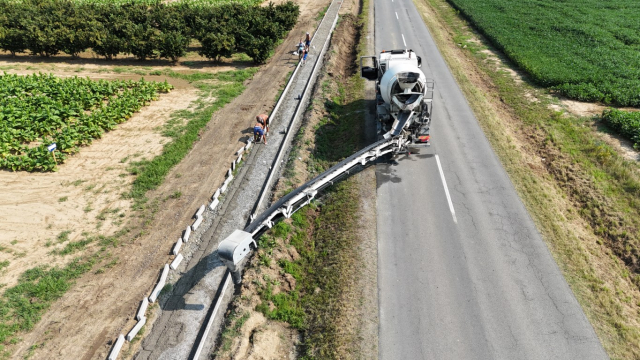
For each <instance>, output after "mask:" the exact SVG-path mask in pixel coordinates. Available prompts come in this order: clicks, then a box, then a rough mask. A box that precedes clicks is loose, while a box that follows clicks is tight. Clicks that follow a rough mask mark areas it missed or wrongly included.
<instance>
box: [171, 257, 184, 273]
mask: <svg viewBox="0 0 640 360" xmlns="http://www.w3.org/2000/svg"><path fill="white" fill-rule="evenodd" d="M181 262H182V254H178V256H176V258H175V259H173V261H172V262H171V270H175V269H177V268H178V266H180V263H181Z"/></svg>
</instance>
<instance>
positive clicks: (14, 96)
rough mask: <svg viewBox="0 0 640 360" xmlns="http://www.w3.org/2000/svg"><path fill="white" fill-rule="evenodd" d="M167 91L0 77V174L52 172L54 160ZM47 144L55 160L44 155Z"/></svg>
mask: <svg viewBox="0 0 640 360" xmlns="http://www.w3.org/2000/svg"><path fill="white" fill-rule="evenodd" d="M171 89H172V86H171V85H170V84H168V83H166V82H164V83H158V82H147V81H144V80H140V81H132V80H127V81H106V80H100V81H93V80H90V79H86V78H78V77H73V78H58V77H56V76H53V75H50V74H34V75H30V76H21V75H11V74H4V75H0V110H1V112H0V168H1V169H7V170H12V171H18V170H26V171H51V170H54V169H55V167H56V160H57V162H58V163H60V162H63V161H64V160H65V159H66V156H67V154H71V153H74V152H76V151H78V148H79V147H80V146H83V145H89V144H90V143H91V142H92V141H93V140H94V139H99V138H100V137H101V136H102V134H103V133H104V132H105V131H109V130H113V129H115V127H116V125H117V124H120V123H122V122H124V121H126V120H127V119H129V118H130V117H131V116H132V115H133V113H135V112H136V111H138V110H140V108H142V107H143V106H145V105H148V104H149V102H150V101H152V100H156V99H157V96H158V93H160V92H168V91H169V90H171ZM53 143H55V144H56V146H57V153H58V157H57V159H54V157H53V154H52V153H50V152H49V151H48V149H47V146H49V145H51V144H53Z"/></svg>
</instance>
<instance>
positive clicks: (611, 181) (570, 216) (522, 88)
mask: <svg viewBox="0 0 640 360" xmlns="http://www.w3.org/2000/svg"><path fill="white" fill-rule="evenodd" d="M423 1H424V2H423ZM415 3H416V5H417V6H418V8H421V7H422V8H423V9H424V8H426V6H425V4H428V5H427V6H428V7H429V8H430V9H431V11H434V12H435V14H436V15H437V16H436V18H435V19H436V20H432V19H431V17H430V16H428V15H426V14H425V13H423V18H424V20H425V23H427V25H428V26H429V28H430V30H431V31H432V33H433V34H434V38H435V39H436V42H437V43H438V45H439V47H440V48H441V49H442V50H441V51H442V53H443V55H444V56H445V58H446V60H447V62H448V63H449V66H450V67H451V69H452V72H453V73H454V76H455V77H456V79H457V81H458V82H459V83H460V85H461V87H462V89H463V91H464V92H465V95H466V97H467V99H468V100H469V102H470V104H471V106H472V108H473V109H474V111H475V113H476V116H477V118H478V120H479V122H480V124H481V126H482V127H483V129H484V131H485V134H486V135H487V137H488V139H489V141H490V142H491V144H492V147H493V148H494V150H495V151H496V153H497V155H498V156H499V158H500V159H501V162H502V164H503V166H504V167H505V169H506V171H507V172H508V173H509V176H510V178H511V180H512V181H513V183H514V185H515V187H516V189H517V191H518V193H519V195H520V197H521V198H522V200H523V202H524V203H525V205H526V206H527V209H528V210H529V213H530V214H531V215H532V217H533V219H534V221H535V222H536V225H537V227H538V229H539V230H540V231H541V233H542V234H543V237H544V239H545V241H546V242H547V244H548V246H549V248H550V250H551V252H552V254H553V256H554V258H555V259H556V262H557V263H558V265H559V266H560V268H561V269H562V271H563V274H564V276H565V278H566V279H567V281H568V283H569V284H570V286H571V288H572V290H573V292H574V294H575V295H576V297H577V299H578V301H579V302H580V304H581V305H582V307H583V309H584V311H585V313H586V314H587V317H588V318H589V320H590V321H591V323H592V325H593V326H594V328H595V330H596V332H597V334H598V336H599V338H600V340H601V341H602V343H603V345H604V347H605V349H606V350H607V352H608V353H609V355H610V356H611V358H613V359H637V358H640V327H638V325H637V322H636V321H635V319H636V318H637V314H638V311H639V310H640V309H639V308H640V303H636V302H638V297H637V292H638V285H639V284H640V281H639V280H640V276H639V274H638V270H639V269H638V266H637V264H638V249H639V248H640V233H639V232H638V229H640V216H639V215H640V187H639V186H640V177H639V176H638V165H637V164H636V163H634V162H629V161H626V160H625V159H623V158H622V157H621V156H619V155H618V154H617V153H616V151H614V149H612V148H611V147H610V146H609V145H607V144H606V143H604V142H602V141H600V140H599V137H598V135H597V134H596V133H595V132H594V130H593V125H594V123H593V119H587V118H576V117H572V116H564V115H562V114H560V113H558V112H555V111H552V110H550V109H549V105H550V103H549V102H550V101H551V100H550V99H548V98H547V97H545V96H539V99H540V101H539V102H532V101H531V100H530V95H531V94H538V92H539V91H540V90H539V89H536V88H533V87H531V86H529V85H527V84H526V83H524V84H523V83H519V82H517V81H515V80H514V79H513V78H512V77H511V76H510V75H509V74H506V73H505V72H504V71H499V70H498V71H496V68H495V65H493V64H491V63H490V62H487V61H485V56H486V55H485V54H483V52H482V51H481V50H482V49H483V48H484V47H483V46H482V45H478V43H477V42H475V41H474V40H473V39H471V37H472V34H471V33H470V32H469V30H468V24H467V23H466V22H465V21H464V20H463V19H462V18H461V17H460V16H459V14H458V13H457V12H456V11H455V10H453V9H452V8H450V7H449V6H447V5H446V2H445V1H444V0H415ZM443 24H444V26H445V27H446V29H445V30H444V31H443V30H439V29H438V28H439V27H441V26H442V25H443ZM445 31H447V32H449V34H451V36H452V37H453V40H454V42H455V44H458V46H459V47H462V48H464V49H466V50H463V51H468V58H469V59H471V60H472V62H473V63H474V64H475V66H476V67H477V68H478V69H479V70H480V71H481V72H482V73H483V74H484V75H486V76H487V77H488V78H489V79H490V80H491V83H492V85H491V86H492V87H491V89H493V90H495V92H496V93H495V97H496V98H499V99H500V100H501V101H502V102H503V103H504V104H506V105H507V106H508V108H509V112H510V114H511V115H512V116H513V118H515V119H516V120H517V121H518V123H517V124H516V125H515V126H516V127H518V128H519V129H520V131H522V133H523V134H527V142H528V145H529V146H528V147H525V149H528V151H527V152H528V153H526V154H525V153H523V152H522V151H523V150H521V148H519V147H517V146H516V145H515V144H514V143H513V139H512V138H510V137H509V136H508V135H506V133H507V131H505V123H503V120H501V119H500V118H499V117H498V115H497V114H496V113H495V112H494V110H492V109H491V107H490V106H489V105H487V104H489V98H488V97H487V94H486V92H485V91H483V90H481V89H478V88H477V87H475V86H474V85H473V83H472V82H471V81H470V80H469V78H468V77H467V75H466V73H465V70H464V69H463V68H462V66H461V65H460V62H459V61H458V59H457V58H456V55H455V54H454V53H453V51H449V50H447V48H449V47H451V44H450V43H449V42H448V40H447V34H444V32H445ZM465 45H466V47H465ZM493 86H495V87H493ZM492 95H493V94H492ZM525 151H526V150H525ZM532 152H533V154H535V156H537V157H538V158H540V159H543V166H544V167H545V172H544V173H540V172H537V171H532V170H531V167H530V166H529V165H530V163H528V162H527V160H526V159H525V156H530V155H532ZM559 204H568V206H567V207H566V208H564V207H563V205H559ZM574 224H586V227H585V228H584V230H585V231H587V232H590V234H588V235H584V234H583V233H580V232H579V230H578V229H576V228H573V226H574ZM580 226H584V225H580ZM593 238H595V239H596V242H597V243H596V244H593V243H591V242H590V241H591V240H589V239H593ZM603 267H605V268H603ZM634 299H635V300H634Z"/></svg>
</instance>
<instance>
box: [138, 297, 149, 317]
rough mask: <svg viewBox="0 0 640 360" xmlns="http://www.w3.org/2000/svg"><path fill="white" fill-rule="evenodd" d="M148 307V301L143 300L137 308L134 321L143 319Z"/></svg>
mask: <svg viewBox="0 0 640 360" xmlns="http://www.w3.org/2000/svg"><path fill="white" fill-rule="evenodd" d="M148 306H149V299H147V298H144V299H142V302H141V303H140V308H138V313H137V314H136V320H140V319H142V318H143V317H144V314H145V313H146V312H147V307H148Z"/></svg>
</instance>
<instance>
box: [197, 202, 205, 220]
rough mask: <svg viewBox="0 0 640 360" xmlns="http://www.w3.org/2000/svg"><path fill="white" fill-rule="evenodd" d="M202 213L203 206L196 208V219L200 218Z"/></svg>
mask: <svg viewBox="0 0 640 360" xmlns="http://www.w3.org/2000/svg"><path fill="white" fill-rule="evenodd" d="M202 213H204V205H202V206H200V208H198V211H196V215H195V216H196V219H197V218H199V217H201V216H202Z"/></svg>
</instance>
